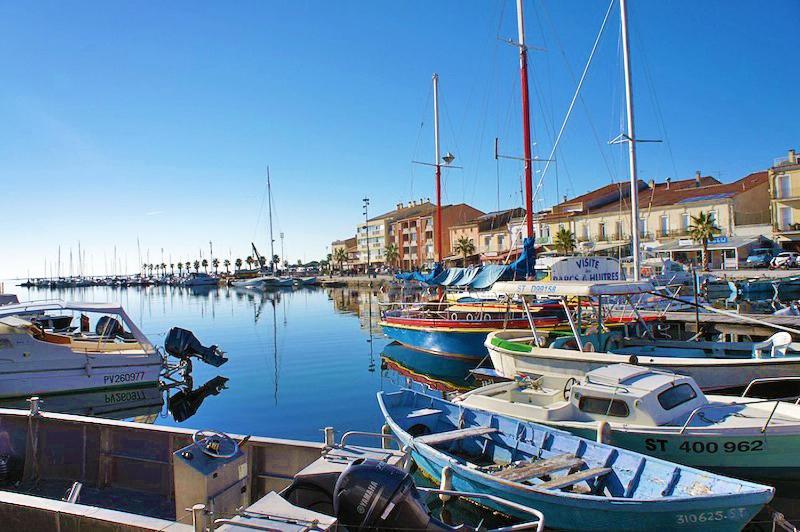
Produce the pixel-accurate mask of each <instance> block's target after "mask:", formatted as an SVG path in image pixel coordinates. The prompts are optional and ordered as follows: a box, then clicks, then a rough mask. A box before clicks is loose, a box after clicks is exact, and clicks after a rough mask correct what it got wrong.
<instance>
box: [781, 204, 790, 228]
mask: <svg viewBox="0 0 800 532" xmlns="http://www.w3.org/2000/svg"><path fill="white" fill-rule="evenodd" d="M791 225H792V208H791V207H781V229H789V228H790V227H791Z"/></svg>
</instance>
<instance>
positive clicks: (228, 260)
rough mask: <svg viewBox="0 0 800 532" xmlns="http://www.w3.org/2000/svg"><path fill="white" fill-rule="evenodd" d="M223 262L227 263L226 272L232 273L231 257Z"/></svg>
mask: <svg viewBox="0 0 800 532" xmlns="http://www.w3.org/2000/svg"><path fill="white" fill-rule="evenodd" d="M222 264H224V265H225V273H231V261H230V259H225V260H224V261H223V262H222Z"/></svg>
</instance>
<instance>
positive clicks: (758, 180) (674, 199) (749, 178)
mask: <svg viewBox="0 0 800 532" xmlns="http://www.w3.org/2000/svg"><path fill="white" fill-rule="evenodd" d="M767 179H768V174H767V172H766V171H762V172H754V173H752V174H748V175H746V176H745V177H743V178H741V179H739V180H737V181H734V182H733V183H720V182H719V181H717V180H716V179H714V178H713V177H704V178H701V180H700V186H699V187H697V186H693V184H696V183H697V181H696V180H695V179H687V180H683V181H677V182H675V181H673V182H672V183H670V185H669V188H667V183H656V184H655V187H654V188H650V187H648V188H646V189H643V190H640V191H639V209H640V210H645V209H649V208H652V207H663V206H667V205H679V204H680V205H684V204H688V203H700V202H707V201H714V200H727V199H730V198H733V197H734V196H736V195H737V194H741V193H742V192H745V191H747V190H750V189H752V188H754V187H756V186H759V185H762V184H765V183H766V182H767ZM687 183H688V185H687ZM619 208H620V204H619V202H618V201H616V202H614V203H613V204H610V205H606V206H604V207H602V208H600V209H596V210H593V211H591V212H592V213H593V214H597V213H603V212H613V211H618V210H619Z"/></svg>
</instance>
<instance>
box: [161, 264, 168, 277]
mask: <svg viewBox="0 0 800 532" xmlns="http://www.w3.org/2000/svg"><path fill="white" fill-rule="evenodd" d="M166 274H167V263H166V262H162V263H161V275H166Z"/></svg>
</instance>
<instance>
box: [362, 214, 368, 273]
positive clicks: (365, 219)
mask: <svg viewBox="0 0 800 532" xmlns="http://www.w3.org/2000/svg"><path fill="white" fill-rule="evenodd" d="M362 201H363V202H364V232H365V233H366V235H367V269H366V271H365V272H364V273H365V274H366V275H367V277H369V267H370V256H369V198H364V199H363V200H362Z"/></svg>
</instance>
